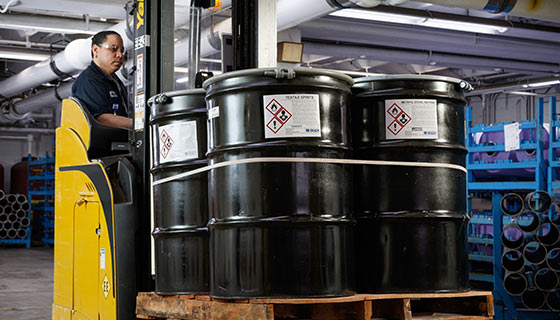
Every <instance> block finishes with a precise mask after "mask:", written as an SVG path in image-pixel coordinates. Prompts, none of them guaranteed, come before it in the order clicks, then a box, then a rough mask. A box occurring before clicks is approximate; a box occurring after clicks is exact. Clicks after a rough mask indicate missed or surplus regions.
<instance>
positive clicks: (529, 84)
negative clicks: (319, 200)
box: [523, 80, 560, 88]
mask: <svg viewBox="0 0 560 320" xmlns="http://www.w3.org/2000/svg"><path fill="white" fill-rule="evenodd" d="M555 84H560V80H551V81H543V82H536V83H528V84H524V85H523V88H535V87H547V86H551V85H555Z"/></svg>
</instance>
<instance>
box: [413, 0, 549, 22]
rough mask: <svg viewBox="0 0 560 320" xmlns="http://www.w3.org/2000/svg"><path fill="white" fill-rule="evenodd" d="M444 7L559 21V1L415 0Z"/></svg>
mask: <svg viewBox="0 0 560 320" xmlns="http://www.w3.org/2000/svg"><path fill="white" fill-rule="evenodd" d="M416 1H418V2H425V3H431V4H436V5H440V6H444V7H457V8H464V9H474V10H481V11H486V12H489V13H502V14H508V15H512V16H519V17H526V18H533V19H541V20H549V21H560V1H535V0H416Z"/></svg>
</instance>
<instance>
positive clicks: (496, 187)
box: [466, 98, 560, 320]
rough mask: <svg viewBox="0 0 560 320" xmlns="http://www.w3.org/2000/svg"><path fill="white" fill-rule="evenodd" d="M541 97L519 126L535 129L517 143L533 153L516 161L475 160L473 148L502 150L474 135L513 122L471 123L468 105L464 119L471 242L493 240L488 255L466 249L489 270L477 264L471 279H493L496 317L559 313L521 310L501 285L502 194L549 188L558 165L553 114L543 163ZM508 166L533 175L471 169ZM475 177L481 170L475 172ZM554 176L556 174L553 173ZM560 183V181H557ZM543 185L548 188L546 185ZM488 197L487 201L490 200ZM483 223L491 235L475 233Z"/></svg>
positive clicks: (559, 144) (549, 316)
mask: <svg viewBox="0 0 560 320" xmlns="http://www.w3.org/2000/svg"><path fill="white" fill-rule="evenodd" d="M550 105H551V115H555V116H557V115H556V111H555V99H553V98H551V100H550ZM543 109H544V100H543V99H542V98H541V99H538V102H537V118H536V119H534V120H525V121H522V122H520V124H519V128H520V129H530V130H534V131H532V132H533V134H532V135H531V138H532V139H530V140H526V141H520V149H522V150H523V149H524V150H536V156H535V158H534V159H526V160H524V161H522V162H514V161H512V160H503V161H496V162H484V161H473V153H474V152H500V151H505V146H504V144H503V143H495V144H492V145H484V144H477V143H475V139H474V136H475V135H476V134H479V133H484V132H496V131H503V130H504V126H505V125H507V124H510V123H513V122H503V123H497V124H493V125H473V124H472V111H471V109H470V108H467V110H466V116H467V117H466V119H467V131H466V133H467V138H466V139H467V141H466V144H467V148H468V151H469V155H468V156H467V170H468V173H467V179H468V186H467V189H468V193H469V201H468V206H467V208H468V210H469V212H471V213H472V218H471V220H470V225H469V238H468V239H469V246H470V247H471V248H474V246H475V245H487V246H491V247H492V250H491V253H492V255H489V254H484V253H481V252H477V251H476V250H472V251H471V252H470V254H469V260H470V261H471V264H478V265H477V266H480V265H481V264H484V263H486V264H487V265H486V268H483V269H484V270H486V271H487V272H479V270H471V273H470V279H471V280H472V281H481V282H485V283H488V284H490V283H492V286H493V294H494V300H495V317H494V318H495V319H497V320H501V319H507V320H510V319H511V320H513V319H546V320H548V319H557V318H558V315H557V314H556V313H554V312H550V311H549V312H547V311H546V310H525V309H523V308H521V307H520V306H522V304H521V298H520V297H516V296H511V295H509V294H508V293H507V292H506V291H505V289H504V286H503V277H504V270H503V268H502V263H501V257H502V251H503V246H502V243H501V237H500V235H501V234H502V231H503V227H504V225H507V224H509V223H511V222H512V221H513V220H512V217H509V216H506V215H504V214H503V213H502V210H501V207H500V202H501V199H502V197H503V195H504V194H506V193H509V192H518V193H520V194H524V193H529V192H531V191H535V190H549V191H550V190H551V189H550V187H551V186H552V185H553V184H551V183H550V181H551V180H552V181H554V180H555V176H554V174H555V173H556V172H554V171H555V170H553V168H560V159H556V158H555V157H554V153H552V150H553V148H560V142H558V140H557V137H556V132H555V129H554V128H555V127H560V121H558V120H556V117H555V118H553V117H552V116H551V119H555V120H554V121H551V130H550V140H549V141H550V143H549V146H548V148H549V159H548V160H549V166H548V167H547V165H546V161H545V160H546V159H544V158H543V150H544V143H543V132H544V127H543V115H544V112H543ZM498 169H499V170H510V169H534V175H533V176H532V177H524V178H521V179H520V178H519V177H515V176H508V175H507V174H504V175H503V176H497V175H496V176H494V177H488V178H486V179H480V178H477V177H476V176H477V175H476V174H475V172H476V171H478V170H498ZM478 176H479V177H480V176H481V175H478ZM556 180H558V179H556ZM555 183H557V184H558V186H560V181H555ZM547 186H548V187H549V189H547ZM475 198H484V199H486V201H487V203H486V204H491V206H490V207H485V208H484V209H482V210H479V211H475V210H473V208H472V200H473V199H475ZM488 202H489V203H488ZM477 225H487V226H490V225H491V226H492V227H491V230H492V235H493V236H492V237H489V236H487V237H483V236H482V235H481V234H476V233H475V232H474V231H475V226H477Z"/></svg>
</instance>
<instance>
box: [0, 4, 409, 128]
mask: <svg viewBox="0 0 560 320" xmlns="http://www.w3.org/2000/svg"><path fill="white" fill-rule="evenodd" d="M392 1H396V2H395V3H398V2H399V1H397V0H392ZM354 2H356V1H354ZM230 4H231V1H223V4H222V5H223V7H227V6H229V5H230ZM305 4H306V5H305V6H302V4H301V2H300V1H297V0H280V1H279V2H278V7H277V15H278V18H277V22H278V27H277V28H278V31H282V30H285V29H289V28H291V27H293V26H295V25H298V24H300V23H303V22H306V21H310V20H313V19H316V18H318V17H321V16H323V15H326V14H328V13H330V12H333V11H335V10H338V9H341V8H343V7H344V6H350V5H352V2H351V1H345V0H309V1H306V2H305ZM208 14H209V11H208V10H204V11H203V16H204V15H208ZM187 22H188V20H185V18H184V17H183V16H176V17H175V26H176V27H177V26H180V25H184V24H186V23H187ZM111 30H115V31H117V32H119V33H120V34H121V35H124V34H125V24H124V23H119V24H117V25H115V27H113V28H111ZM222 33H231V18H230V19H226V20H224V21H222V22H219V23H217V24H215V25H213V26H211V27H209V28H206V29H204V30H202V31H201V34H200V41H201V43H200V56H201V57H203V56H209V55H211V54H214V53H216V52H218V51H219V50H220V47H221V39H220V35H221V34H222ZM123 39H124V40H125V43H124V45H125V46H130V45H131V43H130V41H129V40H128V38H127V37H124V36H123ZM81 40H82V42H83V41H85V42H87V50H86V49H85V48H82V50H81V51H78V50H77V51H75V52H74V53H75V54H77V55H81V56H82V57H83V59H81V60H79V59H77V60H79V61H80V63H79V67H80V68H76V67H75V68H72V69H71V70H70V69H67V70H66V71H68V72H67V73H77V72H79V71H80V70H82V69H84V68H86V67H87V65H88V64H89V63H90V61H91V54H90V50H91V48H90V40H89V39H87V40H86V39H81ZM76 41H77V40H76ZM69 46H70V45H69ZM188 50H189V38H184V39H182V40H179V41H177V42H176V43H175V65H176V66H180V65H183V64H185V63H187V62H188V55H185V54H184V53H185V52H188ZM65 51H66V50H65ZM65 51H63V52H61V53H59V55H60V54H63V53H64V52H65ZM86 51H87V52H86ZM57 56H58V55H57ZM55 58H56V57H55ZM60 59H62V58H60ZM55 61H56V59H55ZM55 63H56V62H55ZM48 64H49V62H48V61H43V62H40V63H38V64H36V65H34V66H32V67H30V68H27V69H25V70H24V71H22V72H21V73H19V74H17V75H14V76H12V77H10V78H8V79H6V80H4V81H2V82H0V98H1V97H2V96H4V97H12V96H14V95H17V94H19V93H21V92H23V91H25V90H28V89H31V88H34V87H36V86H39V85H41V84H43V83H45V82H48V81H51V80H54V79H56V78H57V77H58V76H57V75H56V74H55V73H53V72H52V70H51V69H50V67H49V66H48ZM27 77H30V78H27ZM61 90H62V87H61V88H60V89H59V91H61ZM52 94H53V93H52V90H46V92H45V93H44V96H41V97H39V95H37V96H33V97H30V98H28V99H25V100H23V101H26V103H25V104H24V105H21V104H22V103H24V102H23V101H20V102H17V103H16V104H14V105H13V106H12V107H11V109H10V112H9V114H11V115H19V116H23V115H26V113H27V112H31V111H34V110H35V109H37V108H40V107H42V106H45V105H48V104H55V103H57V101H53V100H52ZM59 96H61V97H63V94H59ZM43 98H48V99H49V100H47V101H45V100H43ZM20 105H21V106H20ZM1 121H2V118H1V117H0V122H1ZM12 121H13V120H12Z"/></svg>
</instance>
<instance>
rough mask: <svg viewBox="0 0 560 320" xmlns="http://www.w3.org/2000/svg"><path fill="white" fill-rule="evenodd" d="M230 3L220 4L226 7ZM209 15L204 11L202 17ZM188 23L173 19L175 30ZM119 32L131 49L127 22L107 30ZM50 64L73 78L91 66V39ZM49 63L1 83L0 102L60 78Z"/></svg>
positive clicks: (78, 41)
mask: <svg viewBox="0 0 560 320" xmlns="http://www.w3.org/2000/svg"><path fill="white" fill-rule="evenodd" d="M229 4H231V1H223V4H222V6H223V7H226V6H227V5H229ZM209 14H212V12H210V11H208V10H204V12H203V15H209ZM188 22H189V16H188V15H176V17H175V27H176V28H177V27H181V26H183V25H185V24H186V23H188ZM107 30H113V31H116V32H118V33H119V34H120V35H121V37H122V38H123V44H124V46H125V48H127V49H128V48H131V47H132V45H133V42H132V41H131V40H130V39H128V37H127V36H126V22H125V21H123V22H121V23H118V24H116V25H114V26H113V27H111V28H109V29H107ZM52 60H53V61H54V65H55V66H56V68H57V69H58V70H60V72H62V73H65V74H69V75H74V74H76V73H79V72H80V71H82V70H83V69H85V68H86V67H87V66H88V65H89V64H90V62H91V37H89V38H87V39H76V40H74V41H72V42H70V43H69V44H68V45H67V46H66V49H64V51H62V52H59V53H58V54H56V55H55V56H54V57H53V58H52ZM50 64H51V59H47V60H45V61H42V62H39V63H37V64H35V65H33V66H31V67H29V68H27V69H25V70H23V71H21V72H20V73H18V74H16V75H13V76H11V77H10V78H8V79H6V80H4V81H1V82H0V98H11V97H13V96H15V95H18V94H20V93H22V92H24V91H26V90H29V89H31V88H35V87H37V86H40V85H41V84H43V83H46V82H49V81H52V80H54V79H56V78H58V77H59V76H58V75H57V74H56V72H54V71H53V70H52V68H51V65H50Z"/></svg>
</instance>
